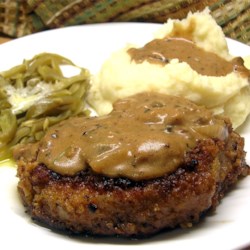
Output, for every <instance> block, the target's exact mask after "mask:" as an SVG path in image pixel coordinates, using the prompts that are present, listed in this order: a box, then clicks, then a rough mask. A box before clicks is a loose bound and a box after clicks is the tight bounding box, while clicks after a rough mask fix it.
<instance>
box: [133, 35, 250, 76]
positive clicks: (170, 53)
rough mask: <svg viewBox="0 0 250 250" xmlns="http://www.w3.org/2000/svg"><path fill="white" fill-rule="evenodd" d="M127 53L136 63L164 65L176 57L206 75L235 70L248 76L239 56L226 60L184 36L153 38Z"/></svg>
mask: <svg viewBox="0 0 250 250" xmlns="http://www.w3.org/2000/svg"><path fill="white" fill-rule="evenodd" d="M128 54H129V55H130V57H131V59H132V61H134V62H136V63H142V62H144V61H148V62H150V63H153V64H160V65H165V64H167V63H169V61H170V60H172V59H175V58H176V59H179V61H180V62H186V63H188V64H189V65H190V67H191V68H192V69H193V70H195V71H196V72H198V73H199V74H201V75H206V76H226V75H227V74H230V73H231V72H233V71H237V72H238V73H240V74H241V75H242V76H243V77H249V76H250V71H249V70H248V69H247V68H245V67H244V61H243V60H242V59H241V58H239V57H236V58H234V59H233V60H231V61H226V60H225V59H223V58H221V57H219V56H218V55H216V54H215V53H212V52H207V51H205V50H203V49H201V48H199V47H197V46H196V44H195V43H194V42H192V41H191V40H188V39H185V38H179V37H175V38H164V39H155V40H152V41H151V42H149V43H147V44H146V45H145V46H144V47H142V48H130V49H129V50H128Z"/></svg>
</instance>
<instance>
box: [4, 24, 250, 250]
mask: <svg viewBox="0 0 250 250" xmlns="http://www.w3.org/2000/svg"><path fill="white" fill-rule="evenodd" d="M158 28H159V25H157V24H138V23H133V24H131V23H130V24H128V23H121V24H99V25H85V26H77V27H70V28H62V29H58V30H51V31H46V32H42V33H38V34H34V35H30V36H26V37H23V38H20V39H17V40H14V41H11V42H8V43H6V44H3V45H1V46H0V58H1V60H0V71H2V70H6V69H9V68H10V67H12V66H14V65H16V64H19V63H21V62H22V60H23V59H30V58H31V57H33V56H34V55H35V54H38V53H41V52H53V53H59V54H61V55H63V56H65V57H68V58H70V59H71V60H73V61H74V62H75V63H76V64H77V65H79V66H82V67H86V68H88V69H89V70H90V71H91V72H92V73H96V72H97V71H98V70H99V68H100V66H101V64H102V62H103V61H104V60H105V59H106V58H107V57H108V56H109V55H110V53H111V52H112V51H114V50H116V49H118V48H120V47H123V46H124V45H125V44H126V43H127V42H131V43H139V44H143V43H144V42H146V41H147V40H150V39H152V33H153V32H154V31H155V30H156V29H158ZM228 44H229V48H230V51H231V53H232V54H234V55H240V56H246V55H250V47H248V46H246V45H243V44H241V43H239V42H236V41H233V40H230V39H228ZM249 128H250V119H248V121H247V122H246V123H245V125H244V126H243V127H242V128H241V130H240V133H241V135H242V136H244V137H245V138H246V149H248V148H249V147H250V133H249ZM247 161H248V163H249V162H250V160H249V155H248V156H247ZM15 174H16V169H15V168H10V167H0V223H1V226H0V235H1V241H0V244H1V245H2V246H4V247H5V248H6V249H14V248H15V247H16V248H21V249H27V250H29V249H53V248H56V249H60V250H63V249H67V250H68V249H74V250H75V249H76V250H77V249H81V250H82V249H86V247H91V248H92V249H102V250H103V249H109V250H112V249H115V248H116V247H123V248H125V247H126V248H127V247H130V249H131V248H140V249H142V248H143V249H149V248H150V249H151V248H152V247H156V248H158V247H164V248H165V249H213V248H214V249H236V248H239V247H243V246H245V245H247V244H250V233H249V225H250V199H249V197H250V177H246V178H244V179H243V180H242V181H240V182H239V183H238V184H237V186H236V187H235V188H234V189H233V190H232V191H230V192H229V193H228V194H227V195H226V197H225V198H224V199H223V200H222V202H221V204H220V205H219V207H218V208H217V210H216V212H215V213H214V214H211V215H208V216H207V217H206V218H205V219H204V220H203V221H202V222H201V223H200V224H198V225H197V226H194V227H193V228H191V229H186V230H181V229H178V230H174V231H171V232H166V233H161V234H159V235H157V236H155V237H152V238H149V239H146V240H136V241H135V240H124V239H116V238H108V239H107V238H91V237H88V238H84V237H83V238H74V237H69V236H65V235H62V234H58V233H56V232H53V231H51V230H50V229H48V228H45V227H43V226H40V225H37V224H35V223H34V222H33V221H32V220H31V219H30V218H29V216H27V215H26V214H25V212H24V208H23V206H22V205H21V204H20V200H19V198H18V195H17V191H16V184H17V179H16V177H15Z"/></svg>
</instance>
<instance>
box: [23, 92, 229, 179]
mask: <svg viewBox="0 0 250 250" xmlns="http://www.w3.org/2000/svg"><path fill="white" fill-rule="evenodd" d="M227 133H228V130H227V126H226V124H225V122H224V120H223V119H222V118H218V117H215V116H213V115H212V113H211V112H210V111H208V110H207V109H205V108H203V107H198V106H197V105H195V104H193V103H191V102H189V101H188V100H186V99H184V98H180V97H174V96H167V95H163V94H159V93H140V94H137V95H134V96H131V97H128V98H125V99H122V100H119V101H117V102H116V103H115V104H114V109H113V111H112V112H111V113H110V114H109V115H106V116H102V117H92V118H87V117H75V118H70V119H68V120H66V121H63V122H61V123H60V124H58V125H55V126H54V127H51V128H50V129H49V130H48V132H47V133H46V135H45V137H44V138H43V139H42V140H41V141H40V143H38V144H37V145H36V147H34V145H28V146H25V147H24V150H21V151H20V152H22V151H23V152H24V151H26V152H28V154H30V152H31V151H32V150H33V151H34V152H36V159H35V160H36V161H38V162H39V163H43V164H46V166H47V167H48V168H49V169H51V170H53V171H55V172H57V173H59V174H62V175H70V176H72V175H75V174H77V173H78V172H79V171H81V170H85V169H87V168H91V169H92V170H93V171H94V172H95V173H98V174H102V175H105V176H109V177H127V178H130V179H133V180H144V179H151V178H156V177H160V176H162V175H164V174H169V173H171V172H173V171H175V170H176V168H177V167H178V166H180V164H182V163H183V159H184V155H185V153H186V152H187V151H188V150H190V149H192V148H193V147H194V146H195V145H196V143H197V140H202V139H206V138H208V137H215V138H219V139H222V140H225V139H226V138H227V136H228V134H227Z"/></svg>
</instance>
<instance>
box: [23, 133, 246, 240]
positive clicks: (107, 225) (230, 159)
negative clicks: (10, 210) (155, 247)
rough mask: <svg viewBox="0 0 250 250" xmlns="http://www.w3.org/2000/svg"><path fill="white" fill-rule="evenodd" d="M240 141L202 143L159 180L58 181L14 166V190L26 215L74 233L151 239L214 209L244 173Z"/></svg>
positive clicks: (42, 169) (81, 177)
mask: <svg viewBox="0 0 250 250" xmlns="http://www.w3.org/2000/svg"><path fill="white" fill-rule="evenodd" d="M243 146H244V141H243V139H242V138H241V137H240V136H239V135H238V134H236V133H235V132H232V131H230V136H229V140H228V142H227V143H225V142H222V141H219V140H217V139H208V140H205V141H201V142H199V143H198V144H197V147H196V148H194V149H193V150H192V151H191V152H189V153H188V154H187V155H186V156H185V164H183V165H182V166H180V167H179V168H178V169H177V170H176V171H175V172H174V173H172V174H170V175H166V176H163V177H161V178H157V179H153V180H147V181H140V182H135V181H131V180H128V179H125V178H116V179H115V178H108V177H104V176H100V175H96V174H94V173H92V172H91V171H90V170H88V171H85V172H80V173H79V174H78V175H76V176H74V177H63V176H60V175H58V174H56V173H55V172H53V171H51V170H49V169H48V168H47V167H46V166H44V165H37V163H36V162H29V163H27V162H24V161H22V160H20V161H19V162H18V177H19V178H20V181H19V183H18V191H19V193H20V195H21V198H22V201H23V203H24V205H25V206H26V208H27V211H28V212H29V213H30V214H31V216H32V217H33V218H34V219H36V220H38V221H42V222H45V223H47V224H49V225H50V226H51V227H53V228H58V229H63V230H69V231H71V232H73V233H88V234H95V235H120V236H125V237H131V236H137V237H138V236H145V235H152V234H154V233H156V232H159V231H161V230H162V229H165V228H175V227H177V226H182V227H186V226H188V227H189V226H191V225H192V224H193V223H197V222H198V221H199V219H200V217H201V215H202V214H204V213H206V212H207V211H208V210H211V209H214V208H215V207H216V206H217V205H218V203H219V201H220V199H221V198H222V197H223V196H224V194H225V192H226V190H227V189H228V187H229V186H231V185H233V184H234V183H236V182H237V180H238V179H239V177H240V176H242V175H243V176H245V175H247V174H249V172H250V171H249V167H248V166H247V165H246V163H245V160H244V159H245V152H244V150H243Z"/></svg>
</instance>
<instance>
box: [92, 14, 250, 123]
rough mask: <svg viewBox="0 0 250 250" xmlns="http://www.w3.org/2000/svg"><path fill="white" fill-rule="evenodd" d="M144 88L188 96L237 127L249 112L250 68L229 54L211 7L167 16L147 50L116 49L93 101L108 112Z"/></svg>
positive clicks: (97, 78)
mask: <svg viewBox="0 0 250 250" xmlns="http://www.w3.org/2000/svg"><path fill="white" fill-rule="evenodd" d="M245 65H246V64H245ZM223 66H224V68H223ZM143 91H155V92H160V93H165V94H168V95H175V96H182V97H184V98H187V99H189V100H191V101H193V102H195V103H196V104H198V105H204V106H206V107H207V108H209V109H211V110H212V111H213V112H214V113H215V114H223V115H225V116H228V117H229V118H230V119H231V121H232V124H233V127H234V128H237V127H238V126H240V125H241V124H242V123H243V122H244V121H245V119H246V117H247V116H248V114H249V113H250V98H249V97H250V87H249V70H248V69H247V68H245V67H244V61H243V60H242V59H241V58H233V57H232V56H231V55H230V54H229V51H228V47H227V43H226V39H225V36H224V34H223V31H222V29H221V28H220V27H219V26H218V25H217V24H216V22H215V20H214V19H213V18H212V16H211V15H210V14H209V11H208V9H205V10H204V11H203V12H197V13H194V14H192V13H190V14H189V15H188V16H187V18H186V19H184V20H181V21H180V20H172V19H170V20H168V22H167V23H166V24H164V25H163V26H162V27H161V28H160V29H159V30H158V32H157V33H156V34H155V39H153V40H152V41H150V42H149V43H147V44H146V45H145V46H144V47H142V48H140V47H138V46H135V45H128V46H126V47H125V48H123V49H121V50H119V51H117V52H115V53H113V54H112V56H111V57H110V58H109V59H108V60H107V61H106V62H105V63H104V64H103V67H102V68H101V70H100V72H99V74H97V76H95V77H94V79H93V82H92V87H91V89H90V92H89V96H88V100H89V103H90V104H91V105H92V106H93V107H94V108H95V109H96V111H97V113H98V114H99V115H103V114H107V113H109V112H110V111H111V110H112V104H113V102H114V101H116V100H117V99H120V98H124V97H127V96H130V95H133V94H135V93H139V92H143Z"/></svg>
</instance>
